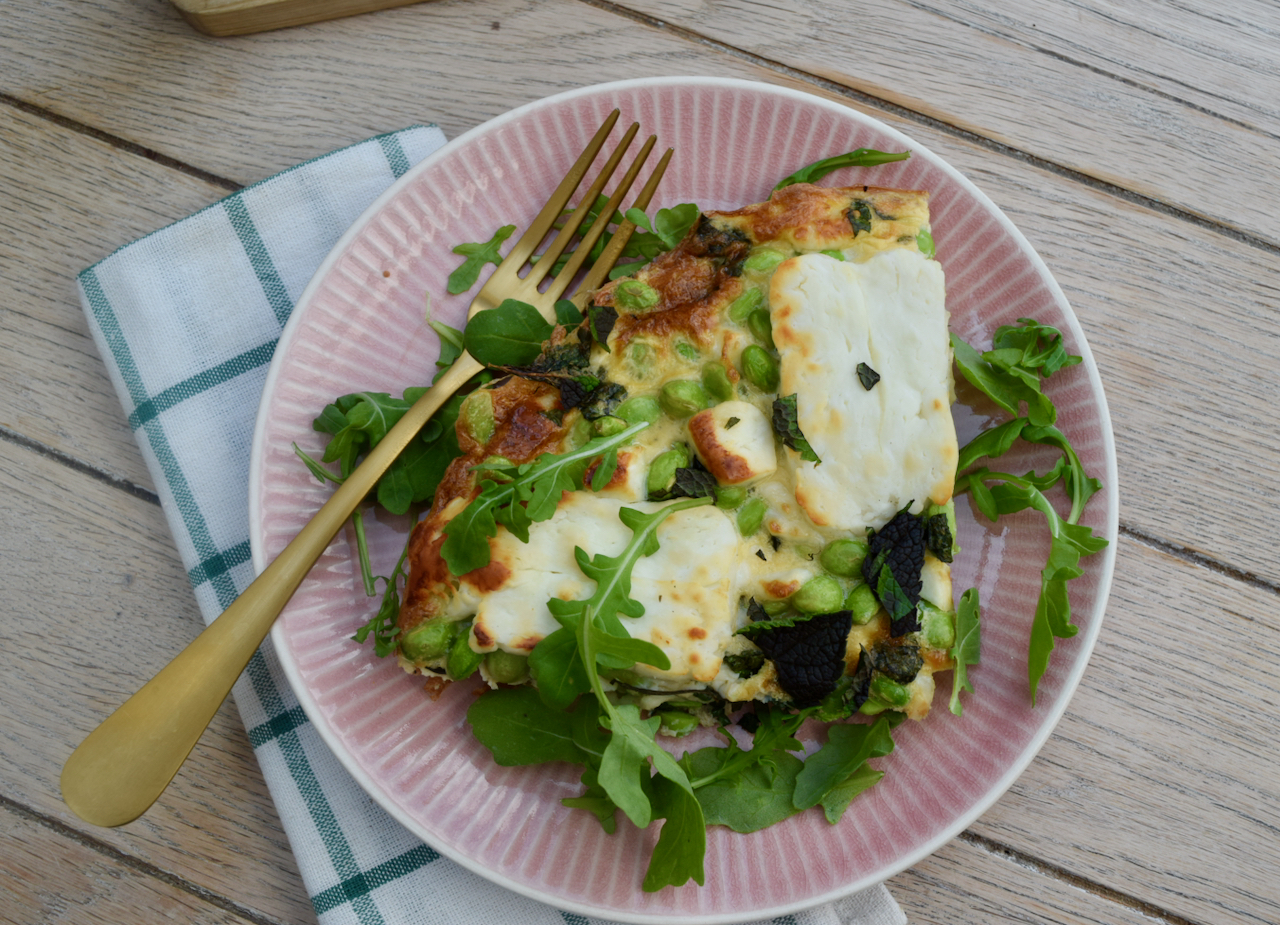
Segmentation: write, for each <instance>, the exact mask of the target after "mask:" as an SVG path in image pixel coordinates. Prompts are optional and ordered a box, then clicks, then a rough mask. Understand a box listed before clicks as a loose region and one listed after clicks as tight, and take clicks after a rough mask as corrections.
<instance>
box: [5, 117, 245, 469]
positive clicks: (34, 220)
mask: <svg viewBox="0 0 1280 925" xmlns="http://www.w3.org/2000/svg"><path fill="white" fill-rule="evenodd" d="M226 192H227V191H226V190H225V189H221V188H219V187H217V186H213V185H211V184H209V183H208V182H206V181H203V180H200V179H197V178H194V177H191V176H188V175H185V174H183V173H179V172H178V171H176V170H173V169H171V168H166V167H162V166H160V165H159V164H157V163H155V162H154V161H151V160H148V159H146V158H144V157H139V156H138V155H135V154H127V153H124V152H121V151H120V150H119V149H118V148H114V147H112V146H111V145H109V144H106V143H104V142H103V141H100V140H98V139H95V138H92V137H90V136H88V135H85V134H81V133H77V132H73V131H70V130H68V129H66V128H61V127H59V126H57V125H54V124H52V123H50V122H49V121H48V120H47V119H43V118H40V117H39V116H36V115H32V114H30V113H27V112H23V111H21V110H17V109H14V108H12V107H3V108H0V279H4V280H5V282H6V293H5V308H6V310H5V311H3V312H0V427H4V428H7V429H9V430H10V431H13V432H15V433H18V434H21V435H22V436H24V437H26V438H28V439H31V440H34V441H37V442H39V443H40V444H41V445H42V446H45V447H48V448H49V449H51V450H54V451H56V452H58V453H62V454H65V455H66V456H68V457H71V458H72V459H75V460H78V461H79V462H81V463H84V464H85V465H88V466H92V467H94V468H95V469H97V470H99V471H101V472H103V473H105V474H108V475H110V476H112V477H114V478H117V479H121V480H124V481H126V482H129V483H131V484H134V485H139V486H143V487H146V488H150V486H151V478H150V476H149V475H148V474H147V471H146V467H145V465H144V464H143V462H142V457H141V455H140V454H139V452H138V447H137V443H136V442H135V440H134V436H133V433H132V432H131V431H130V430H129V428H128V426H127V424H126V421H125V416H124V414H123V413H122V410H121V408H120V402H119V399H118V398H116V394H115V390H114V389H113V388H112V386H111V382H110V380H109V379H108V378H107V374H106V369H105V367H104V366H103V364H102V357H101V356H99V354H98V349H97V347H96V346H95V344H94V343H93V339H92V337H91V336H90V334H89V328H88V324H87V323H86V321H85V318H84V314H83V312H82V311H81V308H80V300H79V296H78V295H77V293H76V282H75V278H76V274H78V273H79V272H80V271H81V270H83V269H84V268H85V267H87V266H89V265H90V264H91V263H93V262H95V261H97V260H99V259H101V258H102V257H105V256H106V255H107V254H109V253H111V251H113V250H114V249H115V248H116V247H118V246H120V245H122V244H125V243H127V242H128V241H131V240H134V239H136V238H139V237H142V236H143V235H145V234H148V233H150V232H152V231H154V230H156V229H157V228H159V227H162V226H163V225H167V224H169V223H170V222H172V221H176V220H177V219H179V218H182V217H184V216H186V215H190V214H191V213H192V212H194V211H196V210H197V209H199V208H201V207H202V206H204V205H207V204H208V203H210V202H212V201H214V200H217V199H219V198H221V197H222V196H224V195H226ZM86 202H93V203H94V207H93V208H92V209H87V208H85V205H84V204H85V203H86ZM33 257H34V259H33Z"/></svg>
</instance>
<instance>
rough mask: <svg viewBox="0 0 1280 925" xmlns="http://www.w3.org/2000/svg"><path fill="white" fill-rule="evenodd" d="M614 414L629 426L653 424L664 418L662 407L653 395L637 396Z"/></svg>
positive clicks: (627, 401)
mask: <svg viewBox="0 0 1280 925" xmlns="http://www.w3.org/2000/svg"><path fill="white" fill-rule="evenodd" d="M613 413H614V415H616V416H617V417H620V418H622V420H624V421H626V422H627V423H628V424H639V423H640V422H641V421H643V422H644V423H646V424H652V423H653V422H654V421H656V420H657V419H658V418H660V417H661V416H662V406H661V405H659V404H658V400H657V399H656V398H654V397H653V396H652V395H637V396H636V397H635V398H628V399H627V400H626V401H624V402H623V403H622V404H620V405H619V406H618V407H617V408H615V409H614V412H613Z"/></svg>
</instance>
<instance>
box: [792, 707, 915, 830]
mask: <svg viewBox="0 0 1280 925" xmlns="http://www.w3.org/2000/svg"><path fill="white" fill-rule="evenodd" d="M892 751H893V737H892V736H891V735H890V733H889V723H888V720H887V718H886V717H883V716H881V717H879V718H878V719H876V721H875V722H874V723H871V724H869V725H868V724H863V723H858V724H849V725H834V726H831V727H830V728H829V729H828V730H827V743H826V744H825V745H823V746H822V748H820V749H818V750H817V751H816V752H814V753H813V754H812V755H810V756H809V757H808V759H806V760H805V763H804V770H802V771H801V772H800V776H799V777H797V778H796V789H795V796H794V798H793V799H794V802H795V805H796V809H808V808H809V807H811V806H817V805H818V804H819V803H820V802H822V799H823V797H825V796H826V795H827V794H828V793H829V792H830V791H831V790H832V789H833V788H834V787H836V786H837V785H839V784H841V783H842V782H843V781H844V780H845V779H846V778H848V777H849V775H850V774H852V773H853V772H854V771H856V770H857V769H858V768H859V767H860V766H861V765H862V764H863V763H865V762H866V760H867V759H868V758H879V757H882V756H884V755H888V754H889V753H890V752H892Z"/></svg>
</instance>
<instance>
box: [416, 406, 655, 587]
mask: <svg viewBox="0 0 1280 925" xmlns="http://www.w3.org/2000/svg"><path fill="white" fill-rule="evenodd" d="M647 426H648V425H647V424H645V423H643V422H641V423H639V424H634V425H632V426H631V427H628V428H627V429H626V430H624V431H620V432H619V433H617V434H615V435H613V436H612V437H596V438H594V439H592V440H590V441H589V442H587V443H586V444H585V445H584V446H581V447H579V448H578V449H576V450H571V451H570V452H568V453H560V454H552V453H548V454H545V455H543V456H540V457H538V458H537V459H536V460H534V461H533V462H531V463H524V464H522V465H520V466H509V467H495V468H494V469H492V470H489V471H491V473H492V475H490V476H487V477H482V478H481V479H480V494H479V495H478V496H477V497H476V498H474V499H472V501H471V503H470V504H468V505H467V506H466V508H464V509H463V511H462V513H460V514H459V515H458V516H457V517H455V518H453V519H452V520H451V521H449V523H448V524H446V525H445V527H444V531H443V532H444V534H445V541H444V544H443V545H442V546H441V548H440V555H441V557H443V558H444V560H445V562H446V563H448V566H449V571H450V572H452V573H453V574H454V575H465V574H467V573H468V572H471V571H474V570H475V569H478V568H483V567H484V566H486V565H488V564H489V537H492V536H496V535H497V533H498V523H499V522H501V523H504V524H505V525H506V526H507V529H509V530H510V531H511V532H512V533H514V534H515V535H516V536H517V537H518V538H519V539H520V540H521V541H523V542H526V543H527V542H529V531H528V527H529V524H531V523H533V522H535V521H541V520H549V519H550V518H551V516H552V515H553V514H554V513H555V507H556V503H558V501H559V499H560V495H559V492H562V491H580V490H581V489H582V488H583V477H584V474H585V472H586V470H587V467H588V466H589V465H590V464H591V462H592V460H594V459H596V458H597V457H600V456H606V455H614V454H616V452H617V449H618V447H620V446H623V445H625V444H626V443H627V442H628V441H629V440H630V439H631V438H632V437H634V436H635V435H636V434H637V433H639V432H640V431H641V430H643V429H644V428H645V427H647ZM499 478H503V479H507V480H505V481H499V480H498V479H499Z"/></svg>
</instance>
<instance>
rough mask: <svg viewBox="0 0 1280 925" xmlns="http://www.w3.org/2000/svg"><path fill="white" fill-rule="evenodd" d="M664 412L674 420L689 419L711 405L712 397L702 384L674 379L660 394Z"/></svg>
mask: <svg viewBox="0 0 1280 925" xmlns="http://www.w3.org/2000/svg"><path fill="white" fill-rule="evenodd" d="M658 403H659V404H660V405H662V410H663V411H665V412H667V414H669V415H671V416H672V417H673V418H687V417H690V416H691V415H694V414H697V413H698V412H699V411H701V410H702V409H703V408H705V407H707V406H708V405H709V404H711V396H709V395H708V394H707V390H706V389H704V388H703V387H702V383H700V382H694V381H693V380H692V379H674V380H672V381H671V382H668V383H666V384H665V385H663V387H662V391H661V392H659V393H658Z"/></svg>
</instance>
